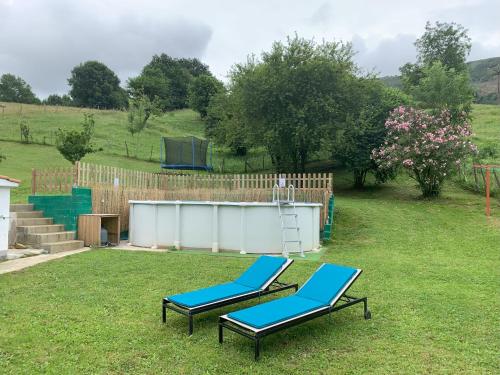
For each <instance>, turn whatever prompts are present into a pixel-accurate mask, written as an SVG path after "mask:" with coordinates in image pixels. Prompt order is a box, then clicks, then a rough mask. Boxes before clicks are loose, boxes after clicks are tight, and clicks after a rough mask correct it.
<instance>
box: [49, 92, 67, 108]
mask: <svg viewBox="0 0 500 375" xmlns="http://www.w3.org/2000/svg"><path fill="white" fill-rule="evenodd" d="M43 103H44V104H47V105H60V106H67V107H69V106H71V105H73V99H71V97H70V96H69V95H66V94H64V95H62V96H61V95H58V94H52V95H49V96H48V97H47V99H45V100H44V101H43Z"/></svg>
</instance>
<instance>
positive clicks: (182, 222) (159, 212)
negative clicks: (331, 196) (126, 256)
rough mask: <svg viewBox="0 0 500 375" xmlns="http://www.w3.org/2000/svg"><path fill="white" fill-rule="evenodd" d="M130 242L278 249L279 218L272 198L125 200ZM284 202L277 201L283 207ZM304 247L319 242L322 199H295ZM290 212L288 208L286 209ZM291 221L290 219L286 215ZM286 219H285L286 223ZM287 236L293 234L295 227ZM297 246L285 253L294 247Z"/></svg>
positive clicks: (215, 248) (243, 249) (248, 250)
mask: <svg viewBox="0 0 500 375" xmlns="http://www.w3.org/2000/svg"><path fill="white" fill-rule="evenodd" d="M129 203H130V221H129V242H130V243H131V244H132V245H134V246H140V247H171V246H174V247H175V248H177V249H181V248H193V249H212V251H214V252H217V251H219V250H234V251H240V252H245V253H265V254H279V253H281V252H282V247H281V222H280V217H279V213H278V205H277V204H276V203H272V202H212V201H129ZM283 207H284V206H281V208H282V210H283ZM295 207H296V212H297V217H298V224H299V228H300V239H301V241H302V248H303V250H304V251H311V250H315V249H318V248H319V246H320V242H319V238H320V236H319V235H320V233H319V232H320V208H321V204H320V203H295ZM285 210H288V212H292V208H286V209H285ZM290 220H292V219H290ZM285 224H286V223H285ZM287 236H288V238H290V239H292V237H293V239H294V238H296V237H294V236H296V234H295V233H293V231H290V232H287ZM298 251H299V248H298V246H296V245H292V246H289V252H298Z"/></svg>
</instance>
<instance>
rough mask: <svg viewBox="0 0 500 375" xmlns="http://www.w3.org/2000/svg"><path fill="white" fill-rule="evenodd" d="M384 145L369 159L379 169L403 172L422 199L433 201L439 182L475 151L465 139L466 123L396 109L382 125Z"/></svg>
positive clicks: (468, 133) (443, 114)
mask: <svg viewBox="0 0 500 375" xmlns="http://www.w3.org/2000/svg"><path fill="white" fill-rule="evenodd" d="M385 126H386V128H387V136H386V140H385V141H384V144H383V145H382V146H381V147H379V148H377V149H375V150H373V153H372V158H373V160H374V161H375V162H376V163H377V164H378V166H379V167H380V168H382V169H393V168H395V167H396V168H398V167H403V168H405V169H406V170H407V171H408V172H409V175H410V177H412V178H413V179H415V180H416V181H417V183H418V185H419V187H420V190H421V191H422V195H423V196H424V197H437V196H439V194H440V193H441V188H442V185H443V182H444V181H445V180H446V178H449V176H450V175H451V174H452V172H453V171H454V169H455V168H456V166H458V165H460V164H461V163H462V161H463V160H464V159H465V158H466V157H467V156H468V155H470V154H472V153H476V152H477V148H476V146H475V145H473V144H472V143H471V142H470V140H469V138H470V136H471V128H470V125H469V124H468V123H467V121H466V119H465V118H464V117H462V119H461V121H457V119H455V121H452V118H451V115H450V113H449V112H448V111H442V112H441V113H440V114H438V115H435V116H433V115H430V114H428V113H426V112H424V111H422V110H418V109H413V108H405V107H399V108H397V109H395V110H394V111H393V112H392V113H391V115H390V117H389V119H388V120H387V121H386V123H385Z"/></svg>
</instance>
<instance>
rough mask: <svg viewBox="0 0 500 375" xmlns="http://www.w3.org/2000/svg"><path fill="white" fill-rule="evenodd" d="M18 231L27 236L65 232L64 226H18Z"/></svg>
mask: <svg viewBox="0 0 500 375" xmlns="http://www.w3.org/2000/svg"><path fill="white" fill-rule="evenodd" d="M17 230H18V231H21V232H23V233H26V234H33V233H55V232H64V225H63V224H49V225H18V226H17Z"/></svg>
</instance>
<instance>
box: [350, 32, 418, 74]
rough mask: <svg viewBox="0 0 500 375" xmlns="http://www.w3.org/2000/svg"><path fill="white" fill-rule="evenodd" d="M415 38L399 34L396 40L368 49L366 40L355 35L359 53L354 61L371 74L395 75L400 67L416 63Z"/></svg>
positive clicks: (383, 41)
mask: <svg viewBox="0 0 500 375" xmlns="http://www.w3.org/2000/svg"><path fill="white" fill-rule="evenodd" d="M414 42H415V36H414V35H404V34H399V35H396V36H395V37H394V38H388V39H382V40H381V41H380V42H379V44H378V45H377V46H376V47H375V48H371V49H369V48H367V46H366V42H365V40H364V39H363V38H362V37H360V36H358V35H355V36H354V37H353V39H352V43H353V48H354V50H355V51H356V52H357V54H356V56H355V57H354V60H355V61H356V63H357V64H358V65H359V66H360V67H363V68H364V69H365V70H367V71H369V72H372V71H373V72H375V73H379V74H380V75H382V76H384V75H395V74H398V73H399V67H400V66H402V65H403V64H405V63H407V62H415V60H416V50H415V46H414Z"/></svg>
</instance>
